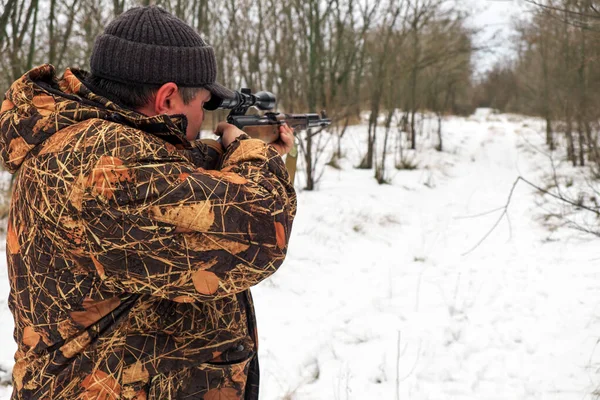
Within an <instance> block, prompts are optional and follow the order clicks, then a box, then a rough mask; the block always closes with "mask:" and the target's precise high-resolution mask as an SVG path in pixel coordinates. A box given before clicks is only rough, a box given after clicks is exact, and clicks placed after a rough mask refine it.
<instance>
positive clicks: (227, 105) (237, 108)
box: [204, 88, 277, 115]
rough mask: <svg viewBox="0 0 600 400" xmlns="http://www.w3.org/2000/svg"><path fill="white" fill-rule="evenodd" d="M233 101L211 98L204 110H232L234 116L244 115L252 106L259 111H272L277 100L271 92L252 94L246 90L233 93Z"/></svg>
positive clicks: (216, 97)
mask: <svg viewBox="0 0 600 400" xmlns="http://www.w3.org/2000/svg"><path fill="white" fill-rule="evenodd" d="M234 93H235V97H234V98H233V99H222V98H220V97H218V96H214V95H213V96H211V98H210V100H209V101H208V102H207V103H205V104H204V109H205V110H209V111H212V110H216V109H219V108H221V109H227V110H233V111H232V112H234V113H235V114H236V115H244V114H245V113H246V111H248V108H250V107H252V106H254V107H256V108H258V109H259V110H272V109H273V108H275V103H276V102H277V98H276V97H275V95H274V94H273V93H271V92H258V93H256V94H252V91H251V90H250V89H248V88H244V89H242V90H240V91H239V92H238V91H235V92H234Z"/></svg>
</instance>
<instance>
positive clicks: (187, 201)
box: [82, 138, 296, 302]
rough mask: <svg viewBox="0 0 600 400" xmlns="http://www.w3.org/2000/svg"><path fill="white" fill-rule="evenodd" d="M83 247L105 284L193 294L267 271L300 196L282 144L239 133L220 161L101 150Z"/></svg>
mask: <svg viewBox="0 0 600 400" xmlns="http://www.w3.org/2000/svg"><path fill="white" fill-rule="evenodd" d="M84 190H85V193H86V194H87V196H86V198H87V199H89V200H85V201H83V203H82V218H83V220H84V221H85V223H86V225H87V226H86V232H87V242H88V243H89V255H90V258H91V260H92V263H93V265H94V267H95V269H96V270H97V272H98V274H99V276H100V278H101V279H102V281H103V284H104V285H105V286H106V287H108V288H109V289H111V290H114V291H120V292H131V293H143V294H150V295H153V296H160V297H163V298H168V299H171V300H174V301H178V302H193V301H202V300H208V299H215V298H219V297H224V296H229V295H231V294H233V293H237V292H240V291H243V290H246V289H248V288H249V287H250V286H252V285H255V284H257V283H259V282H260V281H262V280H263V279H265V278H267V277H268V276H270V275H271V274H272V273H273V272H275V271H276V270H277V268H278V267H279V266H280V265H281V263H282V262H283V260H284V258H285V254H286V251H287V244H288V240H289V237H290V233H291V229H292V222H293V219H294V215H295V212H296V195H295V192H294V188H293V186H292V185H291V184H290V180H289V176H288V174H287V171H286V169H285V165H284V163H283V161H282V159H281V157H280V156H279V155H278V153H277V152H276V151H275V150H274V149H273V148H272V147H270V146H267V145H265V144H264V143H263V142H262V141H259V140H256V139H249V138H242V139H241V140H240V139H238V140H236V141H235V142H234V143H232V145H231V146H230V147H229V149H228V151H227V152H226V153H225V154H224V156H223V164H222V168H221V169H220V170H205V169H203V168H196V167H194V165H193V164H191V163H189V162H185V161H181V160H180V161H173V160H162V159H160V158H152V159H144V160H139V159H138V160H133V161H123V160H121V159H120V158H118V157H111V156H103V157H101V158H100V159H99V160H98V162H97V164H96V165H95V166H94V168H93V169H92V172H91V174H90V176H89V177H88V178H87V179H86V180H85V189H84Z"/></svg>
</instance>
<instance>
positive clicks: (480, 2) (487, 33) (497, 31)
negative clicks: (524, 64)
mask: <svg viewBox="0 0 600 400" xmlns="http://www.w3.org/2000/svg"><path fill="white" fill-rule="evenodd" d="M463 2H464V6H465V7H467V9H468V11H470V13H471V14H472V17H471V18H470V20H471V23H472V24H473V26H474V27H476V28H480V29H482V31H481V33H480V35H478V37H477V41H476V44H477V45H479V46H481V45H485V46H488V47H489V50H488V51H482V52H480V53H479V54H478V56H476V58H475V60H474V62H475V68H476V70H477V72H479V73H482V72H485V71H486V70H487V69H489V68H490V67H491V66H492V65H493V64H494V63H495V62H496V61H498V60H500V59H502V58H508V57H510V56H511V54H512V52H513V49H514V38H511V35H512V33H513V23H514V21H516V20H518V19H520V18H526V17H527V15H528V12H527V9H528V8H530V6H528V5H526V4H525V2H524V1H523V0H463Z"/></svg>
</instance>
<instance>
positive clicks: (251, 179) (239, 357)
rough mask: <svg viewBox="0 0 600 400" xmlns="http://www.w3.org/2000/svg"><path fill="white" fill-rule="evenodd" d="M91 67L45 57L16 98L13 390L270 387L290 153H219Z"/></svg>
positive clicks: (147, 393) (141, 393)
mask: <svg viewBox="0 0 600 400" xmlns="http://www.w3.org/2000/svg"><path fill="white" fill-rule="evenodd" d="M84 78H85V72H83V71H78V70H75V69H73V70H67V71H66V72H65V73H64V75H63V77H61V78H60V79H58V78H57V76H56V74H55V71H54V68H53V67H52V66H50V65H44V66H41V67H38V68H36V69H33V70H32V71H30V72H28V73H27V74H25V75H24V76H23V77H21V78H20V79H19V80H18V81H16V82H15V83H14V84H13V85H12V86H11V87H10V89H9V90H8V92H7V93H6V97H5V100H4V102H3V103H2V109H1V112H0V157H1V159H2V161H3V163H4V166H5V167H6V168H7V169H8V170H10V171H11V172H16V171H17V170H18V175H17V178H16V184H15V187H14V192H13V197H12V203H11V209H10V216H9V223H8V233H7V256H8V268H9V277H10V285H11V291H10V298H9V305H10V308H11V311H12V312H13V314H14V318H15V325H16V327H15V335H14V336H15V340H16V342H17V344H18V351H17V353H16V355H15V366H14V369H13V383H14V391H13V396H12V398H13V399H102V400H108V399H138V400H140V399H184V398H185V399H204V400H217V399H221V400H223V399H256V398H258V362H257V359H256V351H257V339H256V325H255V319H254V318H255V317H254V309H253V304H252V299H251V296H250V291H249V288H250V287H251V286H252V285H255V284H257V283H258V282H260V281H262V280H263V279H265V278H267V277H268V276H270V275H271V274H272V273H273V272H275V271H276V270H277V268H278V267H279V266H280V265H281V263H282V262H283V260H284V258H285V254H286V250H287V243H288V239H289V237H290V231H291V228H292V221H293V218H294V214H295V211H296V196H295V192H294V189H293V187H292V185H291V184H290V182H289V177H288V174H287V172H286V169H285V165H284V163H283V161H282V159H281V157H280V156H279V155H278V153H277V152H276V151H275V150H274V149H273V148H272V147H270V146H268V145H265V144H264V143H263V142H261V141H259V140H256V139H250V138H249V137H247V136H243V137H241V138H240V139H238V140H236V141H235V142H234V143H233V144H232V145H231V146H230V147H229V148H228V150H227V152H226V153H225V154H223V155H222V157H221V156H220V155H219V154H218V151H217V150H218V147H214V148H211V147H210V146H207V145H206V144H205V143H199V142H196V143H190V142H188V141H187V140H186V139H185V135H184V132H185V118H182V117H176V116H175V117H167V116H165V115H161V116H155V117H146V116H143V115H141V114H138V113H136V112H133V111H129V110H126V109H124V108H122V107H120V106H118V105H117V104H115V103H113V102H111V101H109V100H108V99H106V98H104V97H101V96H99V95H97V94H94V93H92V92H91V91H90V90H89V89H88V88H87V87H86V86H85V85H84V84H82V81H83V80H84Z"/></svg>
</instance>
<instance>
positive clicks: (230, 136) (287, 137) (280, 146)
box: [214, 122, 294, 156]
mask: <svg viewBox="0 0 600 400" xmlns="http://www.w3.org/2000/svg"><path fill="white" fill-rule="evenodd" d="M214 133H215V135H217V136H221V144H222V145H223V148H224V149H227V147H229V145H230V144H231V143H233V141H234V140H235V139H236V138H237V137H238V136H240V135H241V134H242V133H244V131H242V130H241V129H239V128H238V127H237V126H235V125H232V124H229V123H227V122H219V123H218V124H217V128H216V129H215V132H214ZM271 146H273V147H274V148H275V150H277V152H278V153H279V154H280V155H281V156H283V155H284V154H287V153H289V152H290V151H291V150H292V148H293V147H294V130H293V129H292V128H290V127H289V126H288V125H287V124H284V125H281V126H280V127H279V139H277V141H275V142H273V143H271Z"/></svg>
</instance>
